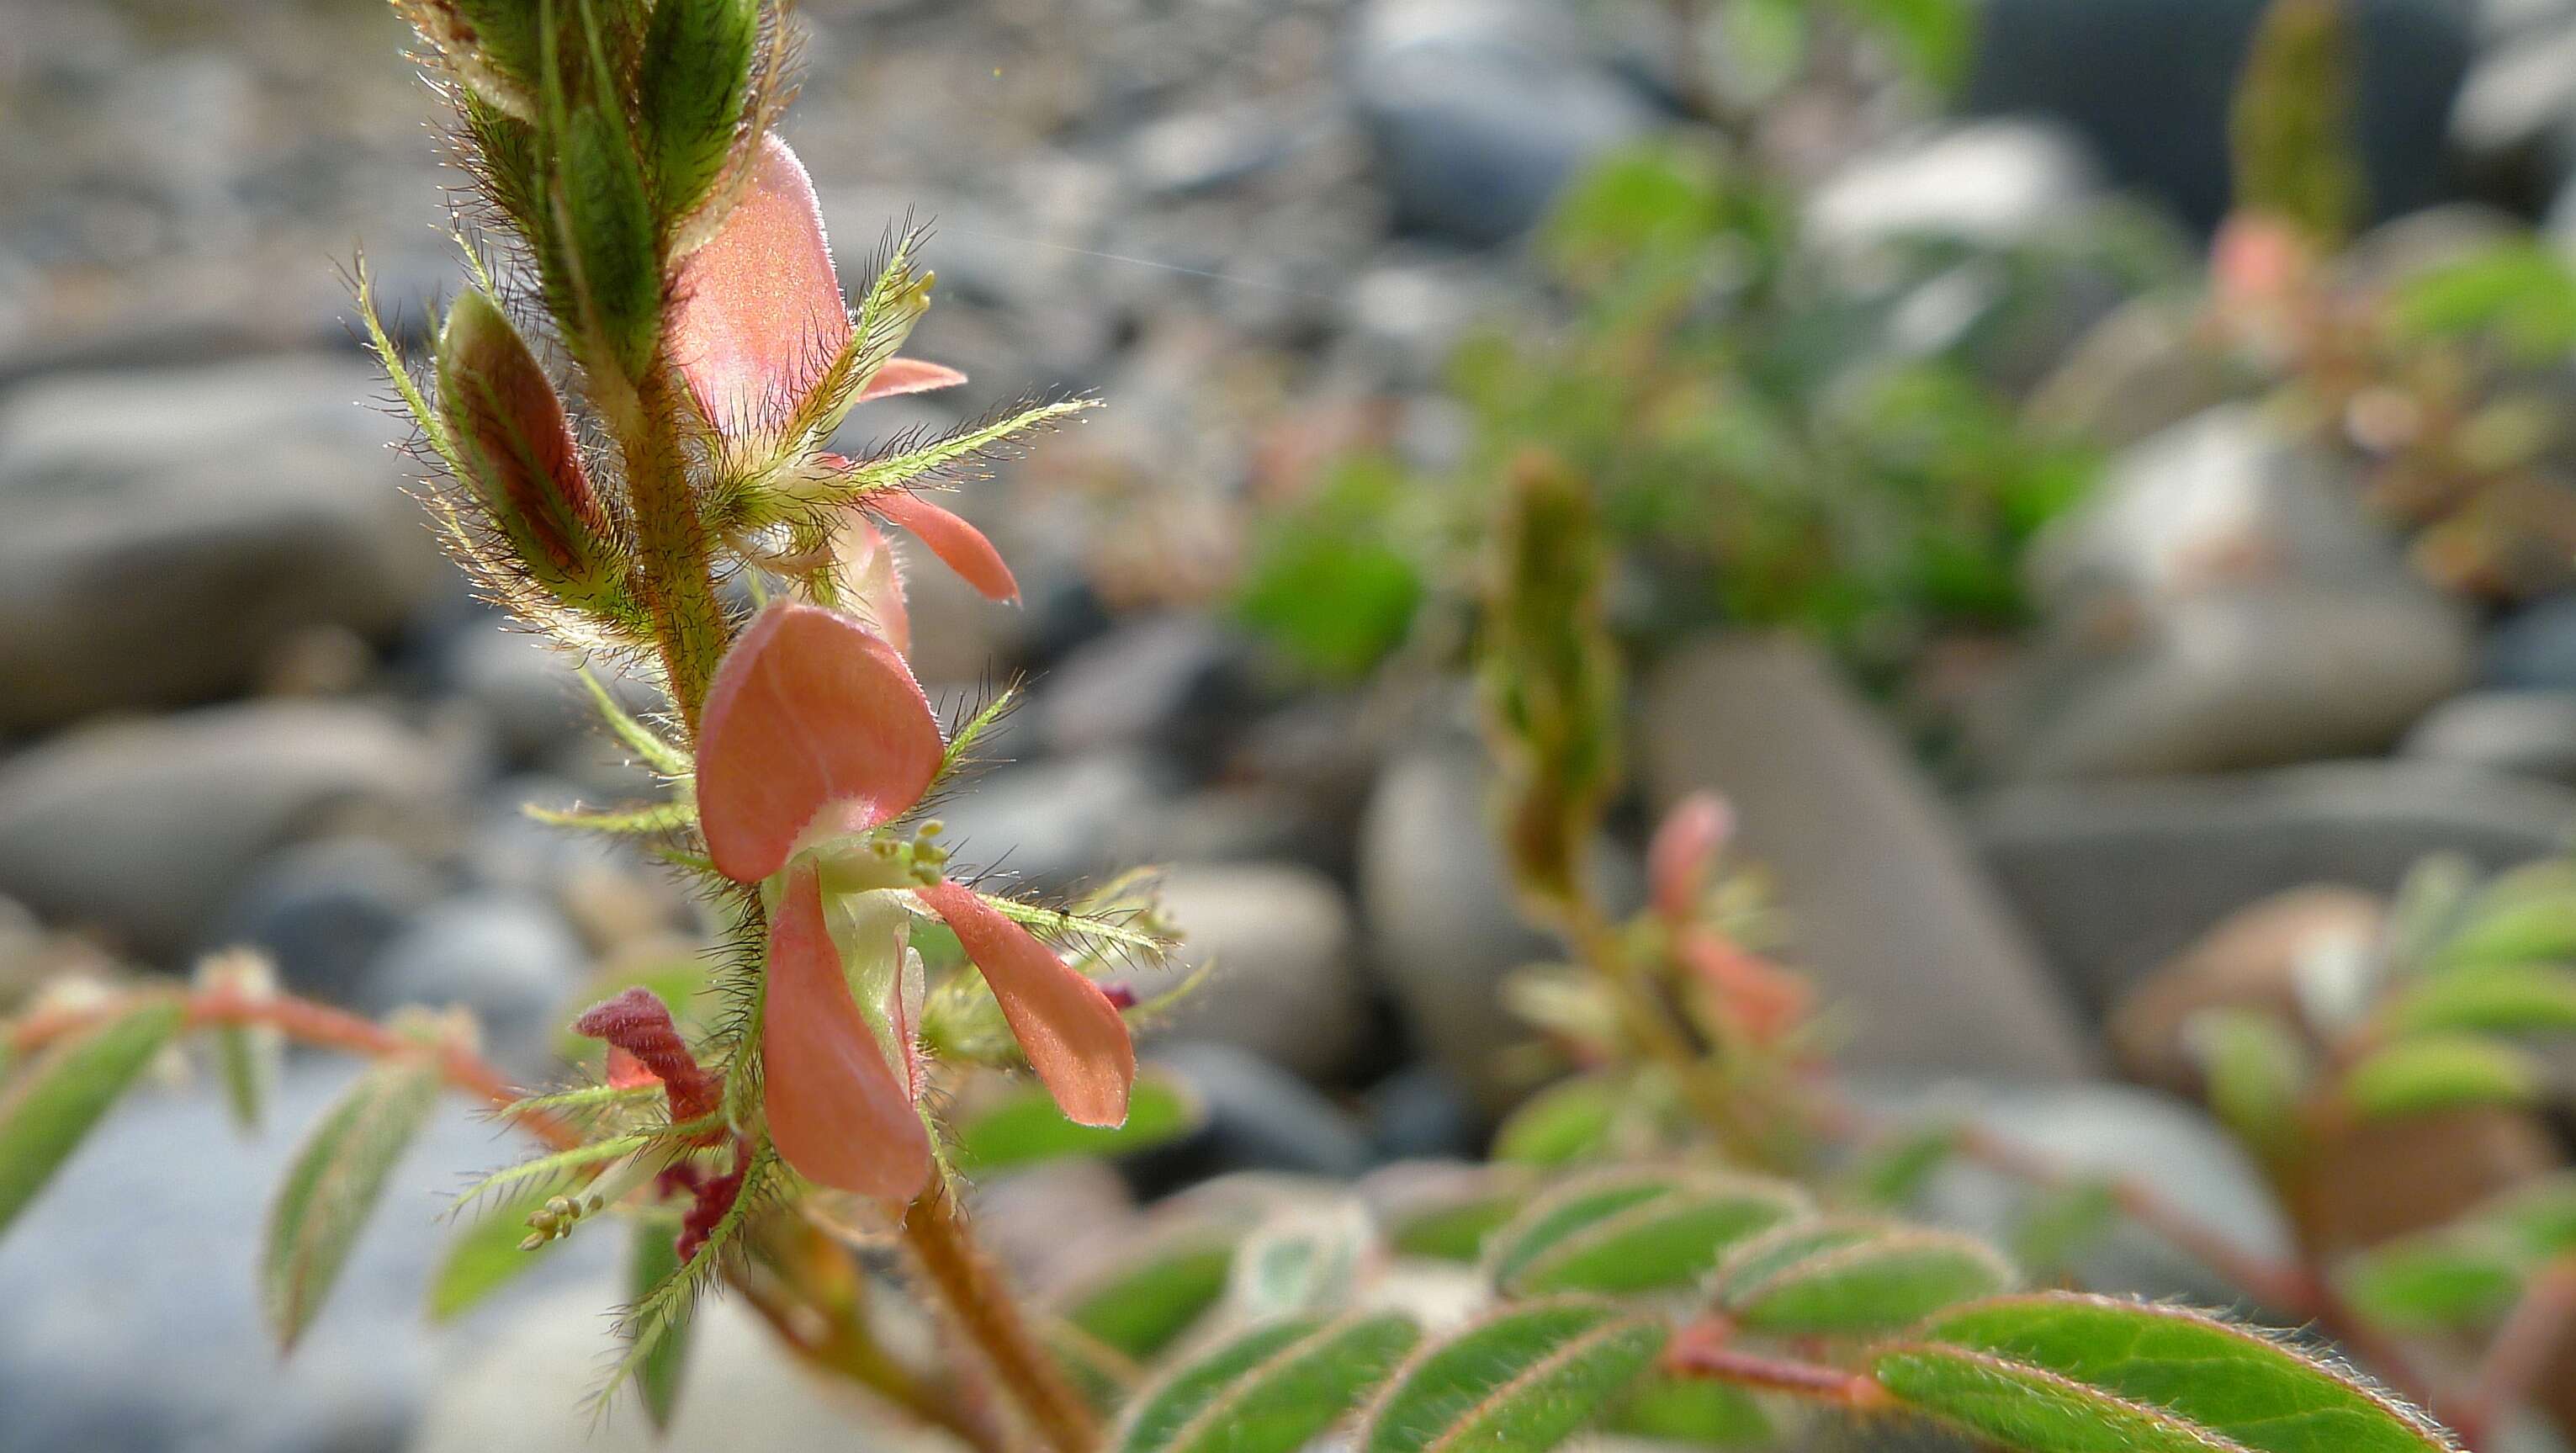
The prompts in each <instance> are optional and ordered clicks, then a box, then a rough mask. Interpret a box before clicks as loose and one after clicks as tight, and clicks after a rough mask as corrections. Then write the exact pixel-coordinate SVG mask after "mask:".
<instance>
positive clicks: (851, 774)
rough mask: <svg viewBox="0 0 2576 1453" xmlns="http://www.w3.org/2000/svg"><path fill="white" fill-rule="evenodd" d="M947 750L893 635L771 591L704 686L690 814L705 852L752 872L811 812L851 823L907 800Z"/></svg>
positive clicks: (815, 817) (791, 845)
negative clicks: (773, 597)
mask: <svg viewBox="0 0 2576 1453" xmlns="http://www.w3.org/2000/svg"><path fill="white" fill-rule="evenodd" d="M945 749H946V748H945V743H943V742H942V741H941V740H940V737H939V719H938V717H937V716H935V715H933V714H932V712H931V710H930V702H929V699H928V698H926V697H924V696H923V695H922V694H921V687H920V685H919V684H918V683H916V682H915V681H914V680H913V679H912V670H911V668H910V667H908V666H906V665H904V663H903V657H902V656H900V655H898V654H896V652H895V649H894V647H892V646H890V645H887V644H886V643H885V642H884V641H883V640H881V639H879V638H878V637H876V636H873V635H870V634H869V633H868V631H867V629H866V628H865V627H863V626H861V625H860V624H859V623H858V622H857V621H854V620H852V619H850V618H849V617H848V616H845V615H842V614H840V613H838V612H836V611H829V610H825V609H823V608H822V607H820V606H813V605H805V604H801V603H798V602H794V601H779V602H777V603H775V604H773V605H771V606H770V607H769V608H768V609H767V610H764V611H762V612H761V613H760V618H759V619H758V620H755V621H753V622H752V624H751V628H750V629H749V630H747V631H745V632H743V633H742V638H741V639H740V640H738V641H736V642H734V645H733V649H732V650H731V651H728V652H726V653H725V659H724V664H723V665H722V666H720V667H718V668H717V670H716V679H715V682H714V684H713V685H712V686H710V687H709V688H708V690H707V704H706V710H705V713H704V715H703V716H702V718H701V720H700V722H699V726H698V822H699V824H700V826H701V827H703V828H704V830H705V832H706V837H707V852H708V855H709V856H711V857H712V858H713V859H714V860H715V865H716V869H717V871H719V872H721V873H723V874H724V875H725V876H726V877H728V878H731V879H733V880H734V881H736V882H738V883H754V882H758V881H759V880H761V879H763V878H766V877H768V876H769V875H770V874H772V873H775V872H777V871H778V870H779V868H780V867H781V866H783V865H784V864H785V863H786V861H787V857H788V854H789V853H791V852H793V851H794V850H795V847H796V840H797V839H798V838H799V837H801V836H803V835H804V834H805V832H806V831H807V830H808V829H809V828H812V827H815V826H817V825H818V822H819V824H820V825H822V826H825V827H828V828H829V829H831V830H834V831H857V830H860V829H863V828H870V827H874V826H876V825H877V824H878V823H881V822H884V821H885V820H886V819H888V818H891V817H894V816H897V815H899V814H901V813H903V812H905V811H907V810H909V809H910V808H911V807H912V805H913V804H914V803H916V802H918V801H920V800H921V794H922V793H923V792H924V791H926V790H928V788H929V786H930V779H931V778H932V777H933V776H935V775H937V773H938V771H939V762H940V757H941V755H942V753H943V752H944V751H945ZM827 810H828V812H829V816H828V817H827V816H826V813H827Z"/></svg>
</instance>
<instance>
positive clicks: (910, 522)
mask: <svg viewBox="0 0 2576 1453" xmlns="http://www.w3.org/2000/svg"><path fill="white" fill-rule="evenodd" d="M867 505H868V508H870V509H872V510H875V511H876V512H877V513H878V514H880V515H883V516H885V517H886V518H887V519H889V520H891V521H893V522H894V523H896V524H898V525H901V526H903V527H904V528H905V529H907V530H910V531H911V532H912V533H913V535H914V537H915V538H917V539H919V540H920V541H921V543H923V544H925V545H927V546H929V547H930V553H931V554H933V555H936V556H938V557H939V558H940V560H941V561H942V562H943V563H945V564H946V565H947V566H948V568H949V569H951V570H954V571H956V572H957V573H958V574H959V575H962V576H964V577H965V578H966V583H967V584H968V585H971V586H973V587H975V589H976V590H977V591H978V592H979V593H981V594H982V595H983V597H984V598H985V599H986V600H1017V599H1019V598H1020V583H1019V582H1018V581H1017V580H1014V579H1012V578H1011V567H1010V566H1008V565H1005V564H1003V563H1002V552H1001V551H999V550H996V549H994V548H993V542H992V541H990V540H987V539H985V538H984V532H983V531H981V530H979V529H976V528H975V527H974V526H973V525H970V524H968V523H966V522H965V521H964V520H961V519H959V518H957V517H956V516H955V515H952V514H950V513H949V512H948V511H946V510H943V509H941V508H940V507H939V506H937V505H935V504H932V503H931V502H930V501H928V500H926V499H923V498H922V497H921V496H919V495H916V494H907V493H906V492H904V491H902V490H899V489H887V490H879V491H877V492H876V493H874V494H871V495H869V496H868V497H867Z"/></svg>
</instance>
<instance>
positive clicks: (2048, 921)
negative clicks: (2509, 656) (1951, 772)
mask: <svg viewBox="0 0 2576 1453" xmlns="http://www.w3.org/2000/svg"><path fill="white" fill-rule="evenodd" d="M1970 821H1971V824H1972V826H1973V830H1974V832H1975V835H1976V840H1977V843H1978V846H1979V848H1980V849H1981V850H1982V851H1983V853H1984V856H1985V859H1986V862H1987V863H1988V865H1989V866H1990V867H1991V868H1992V870H1993V872H1994V875H1995V881H1996V882H1997V883H1999V884H2000V885H2001V886H2002V888H2003V890H2004V893H2005V895H2006V896H2007V897H2008V898H2009V899H2010V900H2011V902H2012V903H2013V905H2014V906H2015V907H2016V908H2018V909H2019V910H2020V913H2021V918H2022V920H2023V921H2024V922H2026V923H2028V924H2029V925H2030V927H2031V931H2032V932H2033V933H2034V934H2035V935H2037V937H2038V939H2039V941H2040V943H2041V944H2042V945H2044V946H2045V947H2046V949H2047V950H2048V954H2049V957H2050V958H2051V959H2052V960H2054V961H2055V962H2056V964H2057V965H2058V967H2059V969H2060V970H2061V972H2063V973H2064V974H2065V975H2066V978H2067V980H2068V982H2069V984H2070V985H2071V986H2072V987H2073V988H2074V989H2075V990H2076V992H2077V993H2078V994H2080V995H2081V996H2082V998H2083V999H2084V1001H2085V1002H2086V1004H2087V1005H2088V1007H2089V1008H2090V1009H2092V1010H2093V1012H2095V1013H2096V1014H2099V1013H2100V1012H2102V1011H2104V1010H2105V1009H2107V1008H2108V1007H2109V1005H2110V1004H2111V1003H2113V1002H2114V1001H2115V1000H2117V999H2118V998H2119V996H2120V995H2121V994H2122V992H2124V991H2125V990H2126V989H2128V988H2129V987H2130V986H2131V985H2132V984H2134V983H2136V982H2137V981H2138V980H2139V979H2140V978H2141V977H2143V976H2144V975H2145V974H2146V973H2148V972H2149V971H2150V970H2152V969H2154V968H2155V967H2156V966H2157V965H2158V964H2160V963H2163V962H2164V961H2166V960H2167V959H2170V958H2172V957H2173V956H2174V955H2175V954H2177V953H2179V952H2181V951H2182V949H2183V948H2184V947H2185V946H2186V945H2188V944H2190V943H2191V942H2192V941H2193V940H2194V939H2196V938H2198V937H2199V936H2200V935H2201V934H2202V933H2203V932H2204V931H2206V930H2207V929H2208V928H2209V927H2210V926H2211V925H2212V924H2214V923H2216V922H2218V921H2219V920H2220V919H2221V918H2224V917H2225V916H2226V915H2227V914H2229V913H2231V912H2233V911H2234V910H2236V909H2238V908H2242V907H2244V906H2245V905H2247V904H2249V903H2253V902H2255V901H2257V900H2259V899H2262V898H2266V897H2269V896H2270V895H2272V894H2275V893H2279V892H2283V891H2285V890H2288V889H2291V888H2298V887H2304V886H2306V885H2308V884H2312V883H2340V884H2348V885H2351V886H2353V887H2356V888H2362V889H2365V890H2368V891H2371V892H2376V893H2381V894H2386V893H2389V892H2391V891H2393V890H2394V889H2395V888H2396V886H2397V884H2398V882H2399V880H2400V879H2401V878H2403V877H2404V875H2405V873H2406V871H2407V869H2409V868H2411V867H2412V866H2414V865H2415V863H2417V862H2418V861H2419V860H2421V859H2422V858H2424V857H2425V856H2426V855H2428V854H2432V853H2459V854H2462V855H2464V856H2466V857H2467V858H2469V859H2470V860H2471V861H2472V862H2474V863H2476V864H2477V865H2479V866H2480V867H2482V868H2485V869H2488V870H2495V869H2501V868H2505V867H2508V866H2511V865H2513V864H2516V863H2524V862H2529V861H2531V860H2532V859H2534V858H2540V857H2545V856H2549V855H2551V854H2553V853H2555V852H2557V851H2559V850H2560V849H2561V848H2562V846H2563V845H2564V844H2565V843H2566V842H2567V841H2568V840H2569V838H2570V835H2571V834H2572V833H2576V791H2570V790H2569V789H2566V788H2562V787H2558V786H2554V785H2551V784H2548V783H2542V782H2535V781H2528V780H2522V779H2516V778H2505V777H2498V776H2495V775H2493V774H2491V773H2488V772H2483V771H2476V770H2466V769H2462V768H2458V767H2450V766H2444V765H2441V764H2436V763H2431V762H2403V761H2399V762H2352V763H2334V764H2325V765H2317V766H2306V767H2292V768H2284V769H2281V770H2277V771H2270V772H2257V773H2243V774H2236V775H2228V776H2214V777H2183V778H2164V779H2159V780H2156V781H2152V782H2127V783H2111V782H2104V783H2080V784H2079V783H2063V784H2046V785H2041V784H2033V785H2029V786H2022V787H2012V788H2006V789H2003V790H2001V791H1997V792H1992V793H1989V794H1987V795H1985V796H1984V797H1982V798H1980V799H1978V800H1976V801H1975V802H1974V803H1973V805H1972V809H1971V813H1970Z"/></svg>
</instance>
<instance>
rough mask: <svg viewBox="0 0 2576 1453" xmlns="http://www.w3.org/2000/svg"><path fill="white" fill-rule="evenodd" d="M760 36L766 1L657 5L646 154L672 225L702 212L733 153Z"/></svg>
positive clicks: (644, 95)
mask: <svg viewBox="0 0 2576 1453" xmlns="http://www.w3.org/2000/svg"><path fill="white" fill-rule="evenodd" d="M759 38H760V6H759V3H758V0H661V3H659V4H657V5H655V6H654V7H653V22H652V28H651V29H649V30H648V31H646V32H645V36H644V66H643V74H642V76H641V78H640V80H639V89H640V91H641V101H642V115H643V122H644V136H645V159H646V160H647V161H648V162H649V163H650V164H651V166H652V171H653V180H654V184H655V188H654V189H655V193H656V196H657V199H658V200H659V202H660V204H661V214H662V217H663V220H664V221H665V222H666V223H667V222H675V221H677V220H679V219H680V218H682V217H686V216H687V215H689V213H691V212H693V211H695V210H697V206H698V203H699V202H700V201H702V200H703V199H704V198H705V197H706V194H707V188H709V187H710V186H712V185H714V183H715V179H716V176H717V174H718V173H720V172H722V171H723V170H724V166H725V161H726V158H728V157H730V156H731V155H732V154H733V149H734V142H735V139H736V136H735V133H736V132H737V131H738V130H739V129H740V128H741V123H742V103H743V97H744V95H745V93H747V92H748V91H749V90H750V87H751V53H752V48H753V46H754V45H755V44H756V43H757V42H758V40H759Z"/></svg>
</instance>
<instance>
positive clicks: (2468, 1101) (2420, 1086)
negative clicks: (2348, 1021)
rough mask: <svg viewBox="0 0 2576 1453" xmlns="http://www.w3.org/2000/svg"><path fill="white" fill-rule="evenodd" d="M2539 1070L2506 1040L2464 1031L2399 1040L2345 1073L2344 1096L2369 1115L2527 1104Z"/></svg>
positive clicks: (2534, 1090) (2537, 1084)
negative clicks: (2463, 1032) (2501, 1040)
mask: <svg viewBox="0 0 2576 1453" xmlns="http://www.w3.org/2000/svg"><path fill="white" fill-rule="evenodd" d="M2540 1088H2541V1073H2540V1067H2539V1065H2538V1064H2536V1063H2534V1062H2533V1060H2532V1058H2531V1056H2530V1055H2528V1054H2525V1053H2524V1052H2523V1051H2521V1050H2520V1049H2517V1048H2515V1047H2514V1046H2512V1045H2510V1044H2504V1043H2500V1042H2498V1041H2496V1040H2492V1039H2481V1038H2478V1037H2476V1036H2474V1035H2466V1034H2427V1035H2418V1036H2416V1037H2415V1038H2412V1039H2401V1040H2398V1041H2397V1042H2395V1043H2394V1044H2390V1045H2388V1046H2386V1047H2384V1048H2382V1049H2380V1050H2378V1051H2377V1052H2375V1053H2373V1054H2371V1055H2369V1056H2367V1057H2365V1058H2364V1059H2363V1060H2362V1061H2361V1062H2360V1063H2359V1064H2356V1065H2354V1066H2353V1067H2352V1068H2351V1069H2349V1070H2347V1071H2345V1072H2344V1077H2343V1096H2344V1099H2345V1100H2346V1101H2347V1102H2348V1103H2349V1104H2350V1105H2351V1106H2352V1108H2353V1110H2354V1111H2355V1112H2356V1113H2358V1114H2360V1115H2362V1116H2363V1117H2365V1118H2368V1119H2379V1118H2382V1117H2385V1116H2395V1115H2417V1114H2422V1113H2425V1112H2427V1111H2432V1110H2452V1109H2459V1108H2462V1107H2464V1106H2471V1105H2528V1104H2530V1103H2531V1102H2532V1101H2534V1100H2536V1099H2538V1098H2539V1096H2540Z"/></svg>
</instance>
